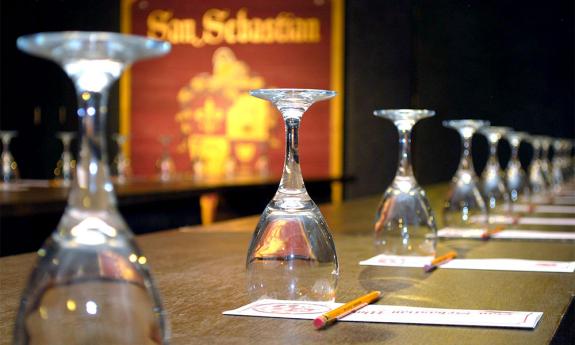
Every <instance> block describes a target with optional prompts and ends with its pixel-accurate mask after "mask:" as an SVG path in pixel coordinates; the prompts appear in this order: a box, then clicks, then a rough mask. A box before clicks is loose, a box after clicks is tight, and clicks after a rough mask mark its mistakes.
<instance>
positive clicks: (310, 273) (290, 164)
mask: <svg viewBox="0 0 575 345" xmlns="http://www.w3.org/2000/svg"><path fill="white" fill-rule="evenodd" d="M250 94H251V95H252V96H254V97H258V98H261V99H265V100H268V101H270V102H272V103H273V104H274V105H275V106H276V107H277V108H278V110H279V111H280V112H281V114H282V117H283V119H284V122H285V128H286V151H285V161H284V168H283V174H282V178H281V181H280V184H279V188H278V190H277V192H276V194H275V196H274V197H273V199H272V200H271V201H270V203H269V204H268V205H267V207H266V208H265V210H264V212H263V214H262V215H261V217H260V221H259V223H258V225H257V227H256V230H255V232H254V235H253V237H252V241H251V244H250V247H249V250H248V255H247V260H246V267H247V273H248V294H249V296H250V298H251V299H252V300H256V299H259V298H274V299H284V300H318V301H334V299H335V292H336V287H337V281H338V277H339V266H338V261H337V255H336V252H335V245H334V243H333V239H332V236H331V233H330V232H329V228H328V226H327V223H326V221H325V219H324V218H323V216H322V214H321V212H320V211H319V208H318V207H317V206H316V204H315V203H314V202H313V200H312V199H311V198H310V196H309V195H308V193H307V191H306V188H305V185H304V182H303V178H302V174H301V170H300V163H299V151H298V142H299V139H298V136H299V127H300V122H301V118H302V116H303V113H304V112H305V111H306V110H307V109H308V108H309V107H310V106H311V105H312V104H313V103H315V102H317V101H321V100H325V99H329V98H332V97H333V96H335V92H334V91H325V90H310V89H260V90H253V91H250Z"/></svg>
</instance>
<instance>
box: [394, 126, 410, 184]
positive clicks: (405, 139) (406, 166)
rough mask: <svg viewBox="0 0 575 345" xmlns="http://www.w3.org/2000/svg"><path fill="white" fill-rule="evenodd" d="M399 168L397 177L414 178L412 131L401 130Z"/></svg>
mask: <svg viewBox="0 0 575 345" xmlns="http://www.w3.org/2000/svg"><path fill="white" fill-rule="evenodd" d="M398 131H399V166H398V169H397V176H404V177H413V170H412V168H411V129H406V128H400V129H399V130H398Z"/></svg>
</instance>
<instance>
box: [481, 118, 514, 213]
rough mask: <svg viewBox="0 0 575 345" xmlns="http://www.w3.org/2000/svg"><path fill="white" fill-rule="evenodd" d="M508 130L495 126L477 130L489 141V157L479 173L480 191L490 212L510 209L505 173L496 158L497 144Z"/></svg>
mask: <svg viewBox="0 0 575 345" xmlns="http://www.w3.org/2000/svg"><path fill="white" fill-rule="evenodd" d="M509 130H510V128H508V127H496V126H488V127H483V128H481V129H480V130H479V132H480V133H481V134H483V135H485V137H486V138H487V141H488V142H489V159H488V160H487V165H486V166H485V168H484V169H483V173H482V174H481V193H482V194H483V198H485V201H486V203H487V207H488V208H489V211H490V213H491V212H492V211H495V212H509V211H510V210H511V203H510V202H511V201H510V196H509V191H508V190H507V187H506V186H505V175H504V174H503V171H502V170H501V165H499V159H498V158H497V144H498V143H499V140H501V139H502V138H504V137H505V135H506V134H507V132H509Z"/></svg>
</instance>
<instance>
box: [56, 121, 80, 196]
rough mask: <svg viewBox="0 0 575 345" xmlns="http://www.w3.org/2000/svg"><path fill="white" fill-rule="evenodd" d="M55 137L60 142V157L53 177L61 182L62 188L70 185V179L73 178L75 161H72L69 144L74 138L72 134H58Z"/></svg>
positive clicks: (74, 135)
mask: <svg viewBox="0 0 575 345" xmlns="http://www.w3.org/2000/svg"><path fill="white" fill-rule="evenodd" d="M56 137H57V138H58V139H60V141H61V142H62V156H60V159H59V160H58V163H56V169H54V176H55V177H56V178H57V179H61V180H62V184H63V185H64V186H69V185H70V184H71V183H72V178H73V176H74V168H75V166H76V161H74V156H72V152H71V151H70V144H71V143H72V139H74V137H76V133H74V132H58V133H56Z"/></svg>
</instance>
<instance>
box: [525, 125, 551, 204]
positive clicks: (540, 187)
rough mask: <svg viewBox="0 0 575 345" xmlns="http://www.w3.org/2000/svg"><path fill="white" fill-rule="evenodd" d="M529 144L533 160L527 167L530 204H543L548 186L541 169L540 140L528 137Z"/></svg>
mask: <svg viewBox="0 0 575 345" xmlns="http://www.w3.org/2000/svg"><path fill="white" fill-rule="evenodd" d="M529 143H530V144H531V146H533V158H532V160H531V165H530V166H529V187H530V189H531V201H532V202H545V201H548V200H547V193H548V192H549V188H548V187H549V186H548V184H547V179H546V178H545V174H544V173H543V168H542V165H543V163H542V159H541V158H542V155H543V149H542V140H541V137H540V136H537V135H532V136H530V137H529Z"/></svg>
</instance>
